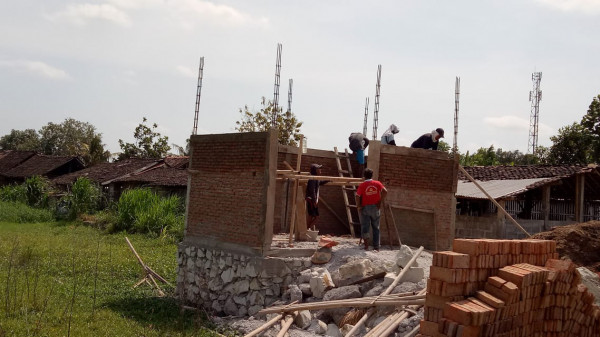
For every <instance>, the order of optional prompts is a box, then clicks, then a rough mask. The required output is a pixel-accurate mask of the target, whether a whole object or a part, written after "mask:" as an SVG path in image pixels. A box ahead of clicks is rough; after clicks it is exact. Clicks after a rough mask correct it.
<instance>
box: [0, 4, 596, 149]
mask: <svg viewBox="0 0 600 337" xmlns="http://www.w3.org/2000/svg"><path fill="white" fill-rule="evenodd" d="M0 31H2V32H3V33H2V34H0V136H1V135H5V134H8V133H10V131H11V129H17V130H24V129H28V128H32V129H36V130H39V129H40V128H41V127H42V126H44V125H46V124H47V123H48V122H53V123H61V122H62V121H64V120H65V119H66V118H75V119H77V120H80V121H83V122H88V123H91V124H93V125H94V126H95V127H96V128H97V131H98V132H100V133H102V139H103V142H104V143H105V144H106V148H107V149H108V150H110V151H111V152H119V151H120V148H119V144H118V140H119V139H123V141H125V142H133V140H134V139H133V131H134V129H135V127H136V126H137V125H138V124H139V123H141V122H142V119H143V118H144V117H146V118H147V119H148V122H149V123H156V124H158V131H159V132H160V133H161V134H162V135H165V136H168V137H169V143H174V144H178V145H185V141H186V139H187V138H188V137H189V135H190V134H191V132H192V129H193V124H194V110H195V103H196V91H197V84H198V67H199V59H200V57H204V71H203V81H202V91H201V100H200V111H199V120H198V134H214V133H231V132H236V131H235V122H236V121H237V120H240V117H241V115H240V112H239V109H240V108H243V107H244V106H246V105H247V106H248V107H249V109H250V110H251V111H257V110H258V109H260V107H261V105H260V101H261V97H263V96H264V97H266V98H267V99H271V100H272V99H273V96H274V84H275V68H276V67H275V66H276V62H275V61H276V56H277V44H278V43H281V44H282V56H281V73H280V74H281V77H280V83H281V86H280V88H279V105H280V106H282V107H283V108H284V110H286V109H287V107H288V90H289V80H290V79H293V86H292V102H291V110H292V112H293V113H294V114H295V115H296V116H297V117H298V119H299V120H301V121H302V122H304V125H303V126H302V128H301V132H302V133H303V134H304V135H305V137H306V138H307V142H308V147H309V148H317V149H323V150H330V149H331V150H333V147H334V146H337V147H338V148H339V149H343V148H346V147H347V146H348V140H347V139H348V136H349V134H350V133H351V132H362V129H363V121H364V113H365V101H366V98H367V97H368V98H369V106H368V110H369V116H368V125H367V130H368V132H367V136H368V137H369V138H373V137H372V136H373V123H374V121H373V113H374V103H375V93H376V82H377V67H378V65H381V67H382V72H381V87H380V97H379V120H378V129H377V138H378V139H379V138H380V137H381V135H382V134H383V132H384V131H385V130H386V128H388V127H389V125H390V124H391V123H394V124H396V125H397V126H398V127H399V129H400V133H399V134H397V135H396V143H397V144H398V145H403V146H410V144H411V143H412V141H413V140H415V139H416V138H418V137H419V136H420V135H422V134H424V133H426V132H430V131H431V130H433V129H435V128H438V127H441V128H444V129H445V130H446V133H445V139H444V140H445V141H446V142H447V143H449V144H450V145H452V144H453V142H454V114H455V78H456V77H457V76H458V77H460V80H461V85H460V109H459V117H458V136H457V138H456V140H457V143H458V148H459V150H460V151H461V152H463V153H464V152H466V151H471V153H472V152H473V151H476V150H477V149H478V148H481V147H485V148H488V147H489V146H490V145H493V146H494V148H496V149H498V148H502V149H503V150H505V151H513V150H519V151H521V152H523V153H527V151H528V143H529V132H530V131H529V129H530V117H531V102H530V101H529V92H530V91H531V90H533V82H532V73H533V72H542V80H541V85H540V89H541V90H542V100H541V102H540V107H539V129H538V144H539V145H542V146H550V145H552V142H551V140H550V137H551V136H553V135H556V134H557V133H558V130H559V129H560V128H561V127H564V126H566V125H570V124H572V123H573V122H579V121H580V120H581V118H582V117H583V115H585V114H586V112H587V109H588V107H589V105H590V103H591V102H592V99H593V98H594V97H596V96H598V95H599V94H600V65H599V63H598V55H600V39H599V38H598V36H599V35H600V0H456V1H430V0H420V1H398V0H389V1H388V0H386V1H378V0H374V1H354V0H343V1H341V0H318V1H315V0H304V1H291V0H288V1H282V0H279V1H276V0H254V1H248V0H244V1H242V0H228V1H204V0H96V1H94V0H81V1H76V0H19V1H2V2H0Z"/></svg>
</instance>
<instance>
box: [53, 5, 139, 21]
mask: <svg viewBox="0 0 600 337" xmlns="http://www.w3.org/2000/svg"><path fill="white" fill-rule="evenodd" d="M46 17H47V18H48V19H50V20H52V21H63V20H64V21H67V22H70V23H73V24H76V25H85V24H86V23H88V22H89V21H91V20H104V21H109V22H112V23H115V24H118V25H121V26H125V27H127V26H131V20H130V18H129V16H128V15H127V13H125V12H124V11H122V10H120V9H118V8H116V7H115V6H113V5H110V4H100V5H95V4H77V5H68V6H67V7H66V8H65V9H64V10H62V11H60V12H56V13H54V14H48V15H47V16H46Z"/></svg>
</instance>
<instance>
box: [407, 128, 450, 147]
mask: <svg viewBox="0 0 600 337" xmlns="http://www.w3.org/2000/svg"><path fill="white" fill-rule="evenodd" d="M440 138H444V129H442V128H437V129H435V130H433V131H431V132H430V133H426V134H424V135H422V136H421V137H419V138H417V140H415V141H414V142H413V143H412V144H411V146H410V147H413V148H417V149H425V150H429V149H431V150H437V148H438V144H439V140H440Z"/></svg>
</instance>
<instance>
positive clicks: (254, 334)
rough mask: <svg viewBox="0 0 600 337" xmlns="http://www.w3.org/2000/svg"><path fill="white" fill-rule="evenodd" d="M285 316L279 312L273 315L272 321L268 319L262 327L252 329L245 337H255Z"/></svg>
mask: <svg viewBox="0 0 600 337" xmlns="http://www.w3.org/2000/svg"><path fill="white" fill-rule="evenodd" d="M296 303H298V301H294V302H292V303H290V304H286V305H285V307H288V306H290V305H293V304H296ZM282 317H283V314H279V315H277V316H275V317H273V318H272V319H271V320H270V321H268V322H267V323H265V324H263V325H261V326H260V327H258V328H256V329H254V330H252V331H250V333H249V334H247V335H245V336H244V337H253V336H256V335H258V334H259V333H261V332H263V331H265V330H266V329H268V328H269V327H271V326H272V325H273V324H275V323H277V321H279V320H280V319H281V318H282Z"/></svg>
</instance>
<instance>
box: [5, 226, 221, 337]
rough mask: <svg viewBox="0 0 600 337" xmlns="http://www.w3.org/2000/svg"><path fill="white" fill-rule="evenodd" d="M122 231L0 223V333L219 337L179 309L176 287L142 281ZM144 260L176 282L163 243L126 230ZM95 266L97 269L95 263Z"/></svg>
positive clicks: (172, 256)
mask: <svg viewBox="0 0 600 337" xmlns="http://www.w3.org/2000/svg"><path fill="white" fill-rule="evenodd" d="M124 237H125V235H124V234H110V235H107V234H103V233H101V232H100V231H98V230H96V229H93V228H90V227H85V226H76V225H71V224H68V225H58V224H53V223H36V224H32V223H27V224H19V223H12V222H0V337H6V336H148V337H149V336H216V335H217V334H216V333H215V332H214V331H213V330H211V329H210V328H214V327H212V325H211V324H210V322H208V321H206V320H205V318H204V317H203V316H201V315H199V314H197V313H193V312H190V311H186V312H183V313H182V312H181V311H180V310H179V306H178V304H177V302H176V300H175V299H174V289H173V288H171V287H169V286H166V285H164V286H163V285H161V287H162V288H163V290H164V291H165V292H166V293H167V296H166V297H163V298H159V297H157V296H156V294H155V293H154V292H153V291H152V290H151V289H150V287H149V286H148V285H146V284H142V285H141V286H139V287H137V288H135V289H133V285H134V284H135V283H136V282H137V281H138V280H140V279H141V278H142V276H143V273H142V269H141V267H140V265H139V264H138V262H137V260H136V258H135V256H134V255H133V253H132V252H131V251H130V250H129V247H128V246H127V243H126V242H125V239H124ZM128 238H129V240H130V241H131V243H132V244H133V246H134V247H135V249H136V250H137V252H138V254H139V255H140V257H141V258H142V259H143V260H144V262H145V263H146V264H147V265H148V266H150V267H151V268H152V269H153V270H154V271H156V272H157V273H159V274H160V275H162V276H163V277H165V278H166V279H167V280H168V281H169V282H171V283H172V284H175V279H176V250H177V247H176V245H175V244H174V243H172V242H170V241H168V240H160V239H156V238H149V237H148V236H143V235H128ZM96 265H97V266H96Z"/></svg>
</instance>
